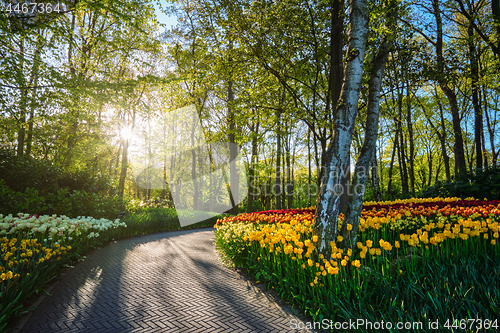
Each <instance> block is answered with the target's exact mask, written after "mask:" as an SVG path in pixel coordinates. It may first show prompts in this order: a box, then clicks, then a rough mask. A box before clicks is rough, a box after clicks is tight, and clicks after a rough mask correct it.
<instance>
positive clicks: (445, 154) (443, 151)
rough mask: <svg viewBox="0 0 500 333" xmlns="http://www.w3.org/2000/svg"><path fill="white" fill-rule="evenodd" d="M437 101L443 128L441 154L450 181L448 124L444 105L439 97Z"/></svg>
mask: <svg viewBox="0 0 500 333" xmlns="http://www.w3.org/2000/svg"><path fill="white" fill-rule="evenodd" d="M436 95H437V94H436ZM437 101H438V106H439V115H440V118H441V119H440V120H441V130H442V133H441V135H440V137H439V141H440V142H441V155H442V156H443V162H444V169H445V173H446V181H447V182H450V181H451V170H450V157H449V156H448V152H447V151H446V125H445V123H444V111H443V106H442V105H441V103H440V102H439V99H437Z"/></svg>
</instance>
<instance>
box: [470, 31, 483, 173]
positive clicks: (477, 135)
mask: <svg viewBox="0 0 500 333" xmlns="http://www.w3.org/2000/svg"><path fill="white" fill-rule="evenodd" d="M467 33H468V35H469V39H468V44H469V61H470V74H471V85H472V105H473V107H474V144H475V146H476V169H482V168H483V151H482V145H481V134H482V132H483V113H482V111H481V107H480V105H479V82H478V81H479V68H478V67H479V65H478V57H477V52H476V45H475V41H474V27H473V26H472V23H470V24H469V26H468V28H467Z"/></svg>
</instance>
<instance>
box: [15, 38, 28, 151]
mask: <svg viewBox="0 0 500 333" xmlns="http://www.w3.org/2000/svg"><path fill="white" fill-rule="evenodd" d="M19 53H20V55H21V62H20V64H19V69H18V71H19V73H20V75H19V76H18V84H19V87H21V91H20V94H21V100H20V101H19V111H20V112H19V130H18V132H17V155H18V156H21V155H23V154H24V141H25V136H26V108H27V99H28V96H27V95H28V90H27V89H26V79H25V76H24V74H23V70H24V62H25V54H24V38H21V39H20V41H19Z"/></svg>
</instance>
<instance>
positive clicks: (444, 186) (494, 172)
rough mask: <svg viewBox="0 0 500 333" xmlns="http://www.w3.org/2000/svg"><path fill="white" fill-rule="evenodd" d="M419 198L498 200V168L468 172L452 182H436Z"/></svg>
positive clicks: (499, 170) (499, 174) (499, 180)
mask: <svg viewBox="0 0 500 333" xmlns="http://www.w3.org/2000/svg"><path fill="white" fill-rule="evenodd" d="M420 197H422V198H426V197H441V198H446V197H458V198H462V199H464V198H467V197H474V198H477V199H483V198H486V199H487V200H498V199H500V168H488V169H485V170H477V171H476V172H475V173H472V172H468V173H467V174H465V175H463V176H457V178H456V179H455V180H454V181H453V182H441V181H437V182H436V184H435V185H434V186H430V187H427V188H426V189H425V190H424V191H422V193H421V194H420Z"/></svg>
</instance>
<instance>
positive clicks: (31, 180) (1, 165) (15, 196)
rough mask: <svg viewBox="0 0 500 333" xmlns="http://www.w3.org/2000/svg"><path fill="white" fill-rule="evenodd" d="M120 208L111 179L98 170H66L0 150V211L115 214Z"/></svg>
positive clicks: (120, 203)
mask: <svg viewBox="0 0 500 333" xmlns="http://www.w3.org/2000/svg"><path fill="white" fill-rule="evenodd" d="M124 209H125V206H124V203H123V202H122V200H121V199H119V197H118V196H117V192H116V189H115V187H114V186H112V183H111V180H110V179H109V178H108V177H107V176H106V175H104V174H102V173H101V172H100V171H97V170H91V169H90V170H76V171H72V172H67V171H63V170H62V169H60V168H59V167H57V166H54V165H52V164H51V163H49V162H47V161H43V160H37V159H34V158H31V157H26V156H16V155H15V154H14V153H12V152H9V151H6V150H0V214H4V215H7V214H17V213H19V212H31V213H32V214H38V215H44V214H48V215H52V214H59V215H67V216H69V217H76V216H93V217H96V218H115V217H116V215H117V213H118V212H120V211H123V210H124Z"/></svg>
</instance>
